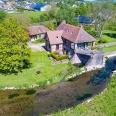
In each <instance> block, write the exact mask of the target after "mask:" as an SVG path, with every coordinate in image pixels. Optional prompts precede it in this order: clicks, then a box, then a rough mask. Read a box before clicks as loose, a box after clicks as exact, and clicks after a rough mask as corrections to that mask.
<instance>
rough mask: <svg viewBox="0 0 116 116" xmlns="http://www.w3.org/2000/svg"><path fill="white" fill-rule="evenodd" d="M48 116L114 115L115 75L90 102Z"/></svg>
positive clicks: (115, 96) (115, 101)
mask: <svg viewBox="0 0 116 116" xmlns="http://www.w3.org/2000/svg"><path fill="white" fill-rule="evenodd" d="M49 116H116V75H115V76H114V77H113V78H112V80H111V82H110V84H109V86H108V89H107V90H106V91H105V92H104V93H102V94H100V95H97V96H95V97H94V99H93V100H92V101H91V102H89V103H87V102H85V103H83V104H80V105H77V106H76V107H74V108H70V109H66V110H64V111H59V112H57V113H55V114H51V115H49Z"/></svg>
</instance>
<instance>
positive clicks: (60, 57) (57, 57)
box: [51, 52, 68, 61]
mask: <svg viewBox="0 0 116 116" xmlns="http://www.w3.org/2000/svg"><path fill="white" fill-rule="evenodd" d="M57 54H58V53H56V52H52V53H51V56H52V57H53V58H54V59H56V60H57V61H59V60H63V59H67V58H68V55H63V56H58V55H57Z"/></svg>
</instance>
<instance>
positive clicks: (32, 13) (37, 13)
mask: <svg viewBox="0 0 116 116" xmlns="http://www.w3.org/2000/svg"><path fill="white" fill-rule="evenodd" d="M42 13H43V12H41V11H28V12H24V13H23V14H25V15H26V16H28V17H33V18H38V17H39V16H40V15H41V14H42ZM15 14H16V13H10V14H8V16H13V15H15Z"/></svg>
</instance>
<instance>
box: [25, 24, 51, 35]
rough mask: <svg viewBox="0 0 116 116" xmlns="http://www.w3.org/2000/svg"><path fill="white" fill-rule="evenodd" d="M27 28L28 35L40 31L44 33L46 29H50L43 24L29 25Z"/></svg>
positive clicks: (37, 33) (36, 33)
mask: <svg viewBox="0 0 116 116" xmlns="http://www.w3.org/2000/svg"><path fill="white" fill-rule="evenodd" d="M27 30H28V31H29V35H39V34H42V33H46V32H47V31H50V30H49V29H48V28H46V27H45V26H43V25H39V26H30V27H28V28H27Z"/></svg>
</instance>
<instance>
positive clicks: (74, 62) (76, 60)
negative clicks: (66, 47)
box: [70, 53, 81, 64]
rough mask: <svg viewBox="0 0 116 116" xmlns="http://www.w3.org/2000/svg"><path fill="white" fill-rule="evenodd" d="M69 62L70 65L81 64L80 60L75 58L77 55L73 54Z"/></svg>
mask: <svg viewBox="0 0 116 116" xmlns="http://www.w3.org/2000/svg"><path fill="white" fill-rule="evenodd" d="M70 62H71V63H72V64H77V63H81V60H80V59H79V57H78V56H77V54H76V53H75V54H74V55H73V56H72V58H71V59H70Z"/></svg>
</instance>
